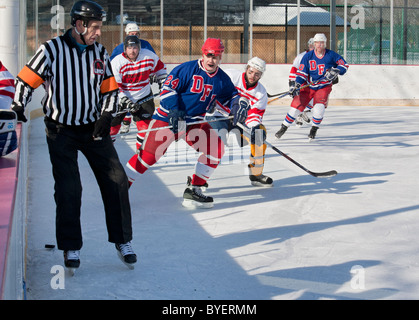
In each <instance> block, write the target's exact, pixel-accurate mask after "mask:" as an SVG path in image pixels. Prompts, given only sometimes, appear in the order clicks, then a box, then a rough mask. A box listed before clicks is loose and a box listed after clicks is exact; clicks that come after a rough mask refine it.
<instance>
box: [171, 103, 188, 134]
mask: <svg viewBox="0 0 419 320" xmlns="http://www.w3.org/2000/svg"><path fill="white" fill-rule="evenodd" d="M167 116H168V118H169V124H170V125H171V126H172V128H170V130H172V132H173V133H174V134H176V133H178V132H179V121H183V117H184V116H185V112H184V111H179V109H178V108H174V109H171V110H170V111H169V114H168V115H167Z"/></svg>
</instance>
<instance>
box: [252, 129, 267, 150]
mask: <svg viewBox="0 0 419 320" xmlns="http://www.w3.org/2000/svg"><path fill="white" fill-rule="evenodd" d="M250 130H251V131H250V143H251V144H256V145H257V146H261V145H263V144H264V143H265V140H266V128H265V126H264V125H263V124H259V125H257V126H254V127H252V128H251V129H250Z"/></svg>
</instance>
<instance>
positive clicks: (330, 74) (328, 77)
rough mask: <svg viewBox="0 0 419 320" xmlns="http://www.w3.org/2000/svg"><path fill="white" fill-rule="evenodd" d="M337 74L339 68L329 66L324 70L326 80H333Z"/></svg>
mask: <svg viewBox="0 0 419 320" xmlns="http://www.w3.org/2000/svg"><path fill="white" fill-rule="evenodd" d="M338 75H340V70H339V69H338V68H330V69H329V70H327V71H326V73H325V75H324V78H325V80H327V81H332V82H333V81H334V80H335V79H336V78H337V77H338Z"/></svg>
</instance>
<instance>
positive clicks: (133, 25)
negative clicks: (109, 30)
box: [125, 22, 140, 34]
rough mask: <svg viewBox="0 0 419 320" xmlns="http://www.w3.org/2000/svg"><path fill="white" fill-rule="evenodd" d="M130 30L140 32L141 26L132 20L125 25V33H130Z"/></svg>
mask: <svg viewBox="0 0 419 320" xmlns="http://www.w3.org/2000/svg"><path fill="white" fill-rule="evenodd" d="M130 32H140V27H139V26H138V25H137V24H136V23H135V22H130V23H128V24H127V26H126V27H125V33H126V34H128V33H130Z"/></svg>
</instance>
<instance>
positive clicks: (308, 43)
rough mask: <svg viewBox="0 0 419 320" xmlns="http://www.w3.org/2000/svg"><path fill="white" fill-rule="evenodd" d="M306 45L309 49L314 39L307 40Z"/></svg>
mask: <svg viewBox="0 0 419 320" xmlns="http://www.w3.org/2000/svg"><path fill="white" fill-rule="evenodd" d="M307 45H308V46H309V47H310V46H312V45H314V38H310V39H308V41H307Z"/></svg>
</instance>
